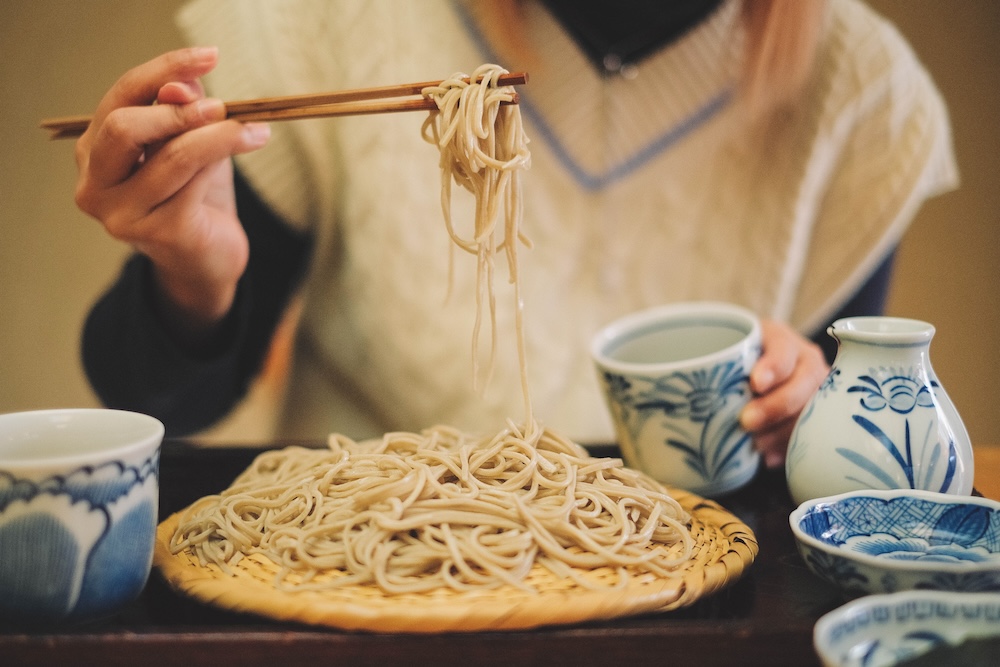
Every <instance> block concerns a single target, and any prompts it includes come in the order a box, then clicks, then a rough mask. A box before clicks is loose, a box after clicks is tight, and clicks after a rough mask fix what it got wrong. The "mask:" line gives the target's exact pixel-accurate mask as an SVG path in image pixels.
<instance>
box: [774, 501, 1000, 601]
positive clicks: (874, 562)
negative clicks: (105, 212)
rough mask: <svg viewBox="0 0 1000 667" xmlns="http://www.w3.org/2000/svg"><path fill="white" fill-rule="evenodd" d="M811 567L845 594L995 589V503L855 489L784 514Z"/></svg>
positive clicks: (998, 586)
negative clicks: (918, 590) (786, 514)
mask: <svg viewBox="0 0 1000 667" xmlns="http://www.w3.org/2000/svg"><path fill="white" fill-rule="evenodd" d="M789 522H790V524H791V527H792V532H793V533H794V534H795V539H796V543H797V546H798V550H799V553H800V554H801V555H802V558H803V559H804V560H805V562H806V565H808V566H809V569H811V570H812V571H813V572H814V573H815V574H817V575H819V576H820V577H822V578H824V579H826V580H827V581H829V582H831V583H833V584H835V585H837V586H839V587H840V588H841V589H843V590H844V591H846V592H847V593H849V594H869V593H893V592H896V591H902V590H908V589H933V590H945V591H967V592H974V591H992V592H1000V503H997V502H995V501H992V500H988V499H986V498H977V497H972V496H955V495H950V494H942V493H934V492H930V491H914V490H894V491H852V492H848V493H843V494H840V495H836V496H829V497H826V498H817V499H814V500H809V501H806V502H804V503H802V504H801V505H800V506H799V507H798V508H797V509H796V510H794V511H793V512H792V513H791V515H790V516H789Z"/></svg>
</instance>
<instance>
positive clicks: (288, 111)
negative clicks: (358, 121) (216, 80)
mask: <svg viewBox="0 0 1000 667" xmlns="http://www.w3.org/2000/svg"><path fill="white" fill-rule="evenodd" d="M466 80H468V79H466ZM527 82H528V74H527V72H511V73H509V74H504V75H502V76H500V77H498V79H497V84H498V85H501V86H518V85H522V84H525V83H527ZM441 83H442V81H425V82H422V83H404V84H400V85H393V86H381V87H376V88H358V89H355V90H338V91H334V92H330V93H313V94H308V95H290V96H285V97H262V98H259V99H253V100H242V101H237V102H227V103H226V118H232V119H235V120H240V121H277V120H299V119H305V118H332V117H338V116H359V115H364V114H379V113H395V112H400V111H421V110H426V111H434V110H436V109H437V105H436V104H435V103H434V100H432V99H428V98H426V97H423V96H420V91H422V90H423V89H424V88H428V87H431V86H437V85H440V84H441ZM415 96H419V97H415ZM400 98H410V99H400ZM519 101H520V98H519V95H518V94H517V93H516V92H515V93H513V97H512V99H511V100H510V102H509V103H507V102H505V104H517V103H518V102H519ZM90 120H91V117H90V116H64V117H61V118H48V119H45V120H43V121H42V122H41V127H42V129H45V130H48V131H49V138H50V139H70V138H74V137H78V136H80V135H81V134H83V133H84V132H85V131H86V129H87V127H88V126H89V125H90Z"/></svg>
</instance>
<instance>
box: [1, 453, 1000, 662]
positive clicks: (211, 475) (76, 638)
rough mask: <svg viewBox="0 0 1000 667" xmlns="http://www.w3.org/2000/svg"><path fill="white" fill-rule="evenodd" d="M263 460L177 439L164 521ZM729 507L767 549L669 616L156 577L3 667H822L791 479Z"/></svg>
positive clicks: (998, 478) (997, 461) (824, 590)
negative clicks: (380, 622) (352, 607)
mask: <svg viewBox="0 0 1000 667" xmlns="http://www.w3.org/2000/svg"><path fill="white" fill-rule="evenodd" d="M259 451H260V449H259V448H248V447H225V448H205V447H198V446H196V445H192V444H191V443H185V442H179V441H168V442H165V443H164V446H163V450H162V453H161V462H160V514H161V517H165V516H167V515H169V514H171V513H173V512H175V511H177V510H179V509H181V508H183V507H185V506H186V505H188V504H190V503H191V502H193V501H194V500H196V499H197V498H200V497H202V496H204V495H207V494H210V493H215V492H218V491H220V490H221V489H223V488H225V486H227V485H228V484H229V483H230V482H231V481H232V479H233V478H234V477H235V476H236V475H237V474H238V473H239V472H241V471H242V470H243V469H244V468H245V467H246V466H247V465H248V464H249V462H250V461H251V460H252V459H253V457H254V456H255V455H256V454H257V453H259ZM597 453H598V454H601V455H612V454H614V453H615V451H614V450H613V448H609V449H608V451H607V452H601V451H599V452H597ZM976 463H977V466H976V467H977V469H976V480H977V488H978V489H979V490H980V491H981V492H982V493H983V494H984V495H986V496H988V497H990V498H994V499H1000V448H986V447H982V448H978V449H977V451H976ZM718 500H719V502H720V503H721V504H722V505H723V506H724V507H726V509H728V510H730V511H731V512H733V513H734V514H736V515H737V516H738V517H739V518H740V519H741V520H742V521H744V522H745V523H746V524H747V525H748V526H750V528H751V529H752V530H753V531H754V533H755V534H756V536H757V538H758V541H759V543H760V553H759V555H758V557H757V559H756V561H755V562H754V564H753V565H752V567H751V568H750V569H749V571H748V572H747V573H746V574H745V576H744V577H743V578H742V579H740V580H739V581H737V582H736V583H735V584H733V585H731V586H729V587H728V588H725V589H723V590H722V591H719V592H718V593H716V594H714V595H711V596H709V597H706V598H703V599H702V600H699V601H698V602H697V603H695V604H694V605H693V606H691V607H688V608H685V609H681V610H677V611H673V612H669V613H660V614H648V615H644V616H639V617H634V618H628V619H621V620H617V621H610V622H595V623H588V624H580V625H573V626H566V627H550V628H541V629H537V630H531V631H516V632H479V633H452V634H447V633H445V634H436V635H405V634H395V635H377V634H367V633H358V632H342V631H339V630H333V629H328V628H314V627H308V626H303V625H296V624H291V623H278V622H274V621H271V620H269V619H266V618H260V617H256V616H250V615H241V614H237V613H232V612H227V611H223V610H220V609H217V608H215V607H211V606H207V605H204V604H201V603H198V602H195V601H193V600H190V599H188V598H185V597H183V596H180V595H178V594H176V593H174V592H173V591H172V590H171V589H170V588H168V586H167V585H166V584H165V583H164V582H163V581H162V579H160V578H159V576H158V575H157V573H156V572H154V573H153V575H152V576H151V578H150V581H149V584H148V585H147V586H146V590H145V591H144V592H143V594H142V595H141V596H140V598H139V599H138V600H137V601H135V602H134V603H133V604H132V605H130V606H129V607H128V608H126V609H125V610H123V611H121V612H120V613H118V614H116V615H115V616H113V617H111V618H106V619H102V620H100V621H94V622H91V623H89V624H81V625H78V626H74V627H55V628H29V629H25V628H17V627H11V626H9V625H8V626H4V625H0V665H12V666H13V665H19V666H23V667H28V666H30V665H55V664H60V665H62V664H67V665H68V664H88V665H89V664H95V665H102V667H104V666H111V665H160V664H165V665H184V666H185V667H197V666H199V665H206V666H207V665H211V666H212V667H217V666H218V665H226V664H238V665H241V667H252V666H253V665H266V666H267V667H277V666H279V665H280V666H282V667H284V665H292V664H310V665H314V664H315V665H319V664H323V665H351V666H352V667H353V666H364V665H377V666H378V667H386V666H387V665H394V664H404V665H418V664H419V665H424V664H427V665H434V666H435V667H443V666H445V665H461V666H462V667H470V666H471V665H477V666H478V665H505V666H509V665H536V664H537V665H546V666H547V667H558V666H560V665H567V666H568V665H573V667H579V666H582V665H615V666H620V665H645V664H667V663H669V664H683V665H699V666H711V665H720V666H721V665H724V666H725V667H733V666H734V665H741V666H744V665H746V666H750V665H795V666H796V667H809V666H811V665H819V661H818V658H817V656H816V654H815V652H814V650H813V648H812V630H813V625H814V624H815V622H816V620H817V619H818V618H819V617H820V616H821V615H823V614H824V613H826V612H828V611H830V610H832V609H834V608H836V607H838V606H839V605H841V604H843V603H844V602H845V601H846V599H845V598H844V597H843V596H842V595H841V593H840V592H839V591H838V590H837V589H835V588H834V587H832V586H831V585H829V584H827V583H825V582H824V581H822V580H820V579H819V578H818V577H816V576H814V575H813V574H812V573H811V572H810V571H809V570H808V569H806V567H805V564H804V563H803V562H802V559H801V557H800V556H799V555H798V552H797V551H796V548H795V543H794V539H793V537H792V533H791V529H790V528H789V526H788V514H789V512H790V511H791V510H792V508H793V506H792V501H791V499H790V498H789V496H788V492H787V487H786V485H785V483H784V475H783V472H782V471H766V472H763V473H762V474H760V475H758V477H757V479H755V480H754V481H753V482H752V483H751V484H750V485H749V486H748V487H746V488H744V489H742V490H740V491H739V492H737V493H735V494H733V495H731V496H728V497H725V498H720V499H718Z"/></svg>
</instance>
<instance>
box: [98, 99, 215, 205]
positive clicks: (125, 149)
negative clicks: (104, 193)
mask: <svg viewBox="0 0 1000 667" xmlns="http://www.w3.org/2000/svg"><path fill="white" fill-rule="evenodd" d="M225 116H226V110H225V105H223V103H222V102H221V101H220V100H216V99H201V100H196V101H194V102H191V103H189V104H183V105H177V104H161V105H156V106H150V107H123V108H121V109H115V110H114V111H112V112H111V113H110V114H108V116H107V117H106V118H105V119H104V121H103V122H102V123H101V126H100V127H99V128H98V129H97V130H96V134H95V135H94V137H93V139H92V143H91V146H90V157H89V159H88V161H87V165H86V176H87V179H86V180H87V181H88V186H89V187H91V188H94V189H97V190H103V189H106V188H110V187H112V186H115V185H118V184H119V183H121V182H122V181H124V180H126V179H127V178H129V177H130V176H131V175H132V174H133V173H134V172H135V169H136V165H137V164H139V163H140V161H145V160H146V159H147V158H148V157H149V156H148V155H146V151H147V147H148V146H150V145H153V144H158V143H162V142H164V141H166V140H168V139H170V138H171V137H175V136H177V135H179V134H181V133H183V132H186V131H188V130H192V129H195V128H199V127H202V126H204V125H207V124H209V123H213V122H216V121H220V120H222V119H224V118H225Z"/></svg>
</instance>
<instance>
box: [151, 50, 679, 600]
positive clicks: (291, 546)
mask: <svg viewBox="0 0 1000 667" xmlns="http://www.w3.org/2000/svg"><path fill="white" fill-rule="evenodd" d="M505 71H506V70H503V69H502V68H499V67H497V66H495V65H484V66H482V67H480V68H479V69H477V70H476V71H475V73H474V74H473V76H472V77H471V81H472V83H470V82H469V81H465V80H463V79H464V78H465V77H464V75H462V74H456V75H454V76H453V77H452V78H451V79H448V80H446V81H444V82H443V83H442V84H441V85H440V86H433V87H430V88H427V89H425V90H424V94H425V95H427V96H429V97H430V98H432V99H434V100H436V102H437V106H438V108H439V109H440V111H439V112H437V113H433V114H431V116H430V118H429V119H428V120H427V122H426V123H425V124H424V127H423V135H424V137H425V138H427V139H428V140H429V141H433V142H434V143H435V144H436V145H437V146H438V147H439V148H440V151H441V160H440V166H441V172H442V191H441V205H442V209H443V211H444V217H445V222H446V225H447V228H448V233H449V235H450V236H451V238H452V240H453V241H454V244H455V245H456V246H457V247H459V248H461V249H463V250H465V251H467V252H469V253H472V254H474V255H475V256H476V258H477V288H476V295H477V309H476V323H475V327H474V335H473V358H474V359H475V358H476V356H477V344H478V343H477V341H478V334H479V328H480V324H481V319H482V314H483V309H484V304H485V306H486V307H488V309H489V313H490V319H491V323H492V343H493V346H492V351H491V355H490V363H491V366H492V363H493V358H494V354H495V347H496V338H497V332H496V303H495V295H494V288H493V280H494V258H495V256H496V255H497V254H499V253H501V252H503V253H504V254H505V256H506V258H507V265H508V270H509V274H510V280H511V282H512V283H513V284H514V298H515V309H516V320H515V323H516V329H517V331H516V334H517V345H518V353H519V358H520V363H521V384H522V389H523V391H524V398H525V406H526V412H527V418H526V419H525V422H524V424H525V425H524V426H523V427H518V426H515V425H514V424H512V423H508V424H507V427H506V428H505V429H503V430H502V431H501V432H500V433H498V434H497V435H495V436H493V437H487V438H475V437H472V436H469V435H465V434H463V433H460V432H458V431H456V430H455V429H453V428H449V427H440V426H439V427H435V428H432V429H429V430H427V431H424V432H422V433H389V434H387V435H385V436H384V437H383V439H382V440H380V441H369V442H366V443H360V444H359V443H355V442H353V441H351V440H348V439H346V438H344V437H343V436H331V438H330V442H329V450H327V451H317V450H309V449H303V448H296V447H291V448H286V449H283V450H278V451H272V452H267V453H264V454H261V455H260V456H259V457H258V458H257V460H256V461H255V462H254V464H253V465H252V466H251V467H250V468H249V469H248V470H247V471H246V472H244V473H243V474H242V475H241V476H240V477H239V478H238V479H237V480H236V481H235V482H234V483H233V485H232V486H231V487H230V488H229V489H228V490H226V491H224V492H223V493H222V494H220V495H217V496H210V497H207V498H204V499H202V500H201V501H199V502H197V503H195V504H194V505H192V506H191V507H190V508H188V510H187V511H185V512H184V514H183V515H182V516H181V517H180V519H179V522H178V526H177V529H176V531H175V532H174V534H173V536H172V538H171V540H170V549H171V551H172V553H174V554H177V553H180V552H182V551H185V552H188V553H192V554H194V555H196V556H197V558H198V559H200V561H201V563H202V564H214V565H217V566H219V567H220V568H222V569H223V570H226V571H231V570H232V568H234V567H236V566H237V564H238V563H239V561H240V560H241V559H242V558H244V557H247V556H257V555H259V556H263V557H265V558H267V559H269V560H270V561H272V562H273V563H275V564H276V565H277V566H278V568H279V569H278V574H277V580H276V582H275V585H276V586H278V587H279V588H281V589H284V590H327V589H332V588H339V587H344V586H352V585H373V586H377V587H378V588H379V589H380V590H381V591H383V592H384V593H385V594H389V595H393V594H406V593H423V592H428V591H434V590H439V589H450V590H454V591H458V592H463V591H467V590H474V589H495V588H498V587H501V586H505V585H508V586H514V587H517V588H519V589H525V590H533V585H532V578H531V573H532V571H533V570H535V569H536V568H541V569H542V570H543V571H548V572H550V573H551V574H553V575H555V579H556V580H558V581H561V580H564V579H567V578H568V579H571V580H572V581H574V582H575V583H576V584H577V585H580V586H583V587H589V588H597V589H606V588H609V587H611V588H614V587H618V586H626V585H627V583H628V580H629V578H630V577H633V576H640V577H641V576H654V577H670V576H676V572H677V570H678V568H679V567H680V566H681V565H682V564H684V563H686V562H687V561H688V560H689V559H690V558H691V557H692V551H693V546H692V545H693V540H692V537H691V534H690V531H689V530H688V527H687V523H688V521H689V516H688V515H687V513H686V512H685V511H684V510H683V509H682V508H681V507H680V505H679V504H678V503H677V501H675V500H674V499H673V498H672V497H671V496H670V495H669V493H668V492H667V490H666V489H665V488H663V487H662V486H661V485H660V484H658V483H657V482H655V481H653V480H652V479H650V478H649V477H647V476H645V475H643V474H641V473H639V472H636V471H634V470H630V469H628V468H625V467H624V465H623V464H622V462H621V460H619V459H596V458H592V457H590V456H589V455H588V454H587V452H586V451H585V450H584V449H583V448H582V447H580V446H579V445H576V444H573V443H571V442H569V441H568V440H565V439H564V438H562V437H560V436H558V435H556V434H555V433H553V432H551V431H549V430H543V429H542V428H540V427H539V426H538V425H537V424H536V422H535V420H534V419H533V418H532V415H531V401H530V398H529V395H528V388H527V370H526V369H527V366H526V363H525V349H524V336H523V324H522V317H521V301H520V293H519V288H518V283H519V280H518V261H517V246H518V243H525V244H526V245H529V244H528V241H527V239H525V237H524V236H523V235H522V234H521V231H520V220H521V215H522V210H521V199H520V197H521V194H520V182H519V171H520V170H521V169H524V168H526V167H527V166H528V164H529V161H530V156H529V154H528V151H527V139H526V138H525V136H524V132H523V130H522V128H521V118H520V113H519V111H518V109H517V107H516V106H513V105H506V106H503V107H501V106H500V103H501V102H502V101H504V100H506V99H509V98H510V95H511V93H510V91H509V90H508V89H504V88H500V87H497V85H496V79H497V77H498V76H499V75H500V74H502V73H504V72H505ZM480 78H481V80H480V81H479V82H477V79H480ZM452 182H455V183H458V184H459V185H461V186H462V187H464V188H466V189H468V190H469V191H471V192H472V193H473V195H474V196H475V200H476V213H475V224H474V229H473V231H472V233H471V234H469V235H462V234H460V233H458V231H457V230H456V228H455V225H454V224H453V222H452V218H451V193H452V191H451V186H452ZM501 213H502V214H503V221H504V224H503V229H502V232H501V231H500V230H498V224H499V222H498V221H499V220H500V219H501ZM476 376H477V379H478V370H477V372H476ZM605 575H607V576H605ZM549 579H551V577H549Z"/></svg>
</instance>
